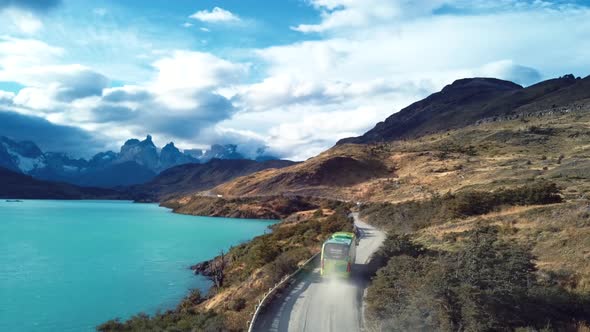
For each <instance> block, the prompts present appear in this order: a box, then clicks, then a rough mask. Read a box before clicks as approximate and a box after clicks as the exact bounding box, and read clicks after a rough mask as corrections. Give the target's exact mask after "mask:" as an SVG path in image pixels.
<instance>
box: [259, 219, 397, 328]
mask: <svg viewBox="0 0 590 332" xmlns="http://www.w3.org/2000/svg"><path fill="white" fill-rule="evenodd" d="M353 217H354V219H355V224H356V226H357V227H358V228H359V229H360V231H361V234H362V235H361V238H360V243H359V246H358V247H357V257H356V264H355V266H354V267H353V274H352V277H351V279H350V280H322V279H321V277H320V273H319V267H318V268H316V269H315V270H314V271H313V272H312V273H310V274H307V275H303V276H302V277H300V278H299V280H297V281H296V282H295V283H294V284H293V286H291V287H290V288H289V290H288V291H287V294H285V295H284V296H281V297H280V298H278V299H277V300H275V302H274V303H272V304H271V306H270V308H268V309H267V310H266V311H265V313H264V314H262V315H261V316H260V317H259V318H258V319H257V324H256V326H254V331H276V332H282V331H310V332H312V331H360V330H361V317H362V315H361V308H362V298H363V292H364V289H365V287H366V285H367V282H368V280H367V279H368V278H367V275H366V273H364V272H365V271H366V269H365V267H366V263H367V261H368V260H369V258H370V257H371V255H372V254H373V252H375V251H376V250H377V249H378V248H379V246H380V245H381V243H382V242H383V240H384V239H385V234H384V233H383V232H381V231H379V230H377V229H375V228H374V227H372V226H370V225H368V224H366V223H364V222H362V221H360V220H359V218H358V214H356V213H355V214H353Z"/></svg>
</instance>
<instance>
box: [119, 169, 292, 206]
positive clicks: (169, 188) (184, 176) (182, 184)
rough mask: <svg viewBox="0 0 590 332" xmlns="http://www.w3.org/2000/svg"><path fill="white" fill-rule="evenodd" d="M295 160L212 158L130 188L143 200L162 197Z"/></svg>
mask: <svg viewBox="0 0 590 332" xmlns="http://www.w3.org/2000/svg"><path fill="white" fill-rule="evenodd" d="M294 164H295V163H294V162H292V161H288V160H268V161H264V162H257V161H254V160H249V159H212V160H211V161H209V162H207V163H204V164H186V165H180V166H176V167H172V168H170V169H167V170H165V171H164V172H162V173H160V174H159V175H158V176H157V177H156V178H154V179H153V180H152V181H150V182H148V183H145V184H142V185H137V186H133V187H131V188H130V189H129V191H130V192H131V193H132V195H133V196H134V197H136V199H139V200H148V201H151V200H153V201H161V200H163V199H165V198H166V197H168V196H173V195H179V194H187V193H192V192H197V191H202V190H207V189H211V188H213V187H215V186H217V185H219V184H221V183H224V182H227V181H230V180H232V179H234V178H236V177H239V176H243V175H247V174H251V173H254V172H258V171H261V170H265V169H271V168H272V169H279V168H283V167H287V166H291V165H294Z"/></svg>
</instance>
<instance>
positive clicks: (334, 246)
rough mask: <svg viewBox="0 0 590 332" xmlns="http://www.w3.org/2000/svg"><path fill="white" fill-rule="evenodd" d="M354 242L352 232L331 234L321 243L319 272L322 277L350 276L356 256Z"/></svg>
mask: <svg viewBox="0 0 590 332" xmlns="http://www.w3.org/2000/svg"><path fill="white" fill-rule="evenodd" d="M356 244H357V243H356V236H355V235H354V233H348V232H338V233H334V234H332V236H331V237H330V238H329V239H328V240H326V242H324V244H323V245H322V253H321V257H320V259H321V268H320V274H321V275H322V276H323V277H329V276H337V277H350V273H351V272H352V266H353V265H354V262H355V258H356Z"/></svg>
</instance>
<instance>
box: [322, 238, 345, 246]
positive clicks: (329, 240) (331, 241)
mask: <svg viewBox="0 0 590 332" xmlns="http://www.w3.org/2000/svg"><path fill="white" fill-rule="evenodd" d="M326 243H339V244H347V245H350V244H351V243H352V239H351V238H348V237H332V238H329V239H327V240H326V242H324V244H326Z"/></svg>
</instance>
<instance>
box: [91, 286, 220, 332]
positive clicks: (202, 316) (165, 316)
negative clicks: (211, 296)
mask: <svg viewBox="0 0 590 332" xmlns="http://www.w3.org/2000/svg"><path fill="white" fill-rule="evenodd" d="M202 301H203V298H202V297H201V294H200V292H199V291H198V290H194V291H192V292H191V293H190V294H189V295H188V296H187V297H186V298H185V299H184V300H183V301H182V302H181V303H180V304H179V305H178V306H177V308H176V309H175V310H169V311H166V312H164V313H157V314H155V315H153V316H148V315H146V314H143V313H140V314H137V315H135V316H133V317H131V318H130V319H129V320H127V321H125V322H121V321H120V320H119V319H113V320H110V321H108V322H105V323H103V324H101V325H99V326H98V327H97V328H96V329H97V330H98V331H103V332H106V331H125V332H143V331H191V330H197V331H207V332H213V331H223V330H224V322H223V320H224V317H223V315H220V314H217V313H214V312H212V311H208V312H199V311H196V310H194V306H195V305H196V304H198V303H200V302H202Z"/></svg>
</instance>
